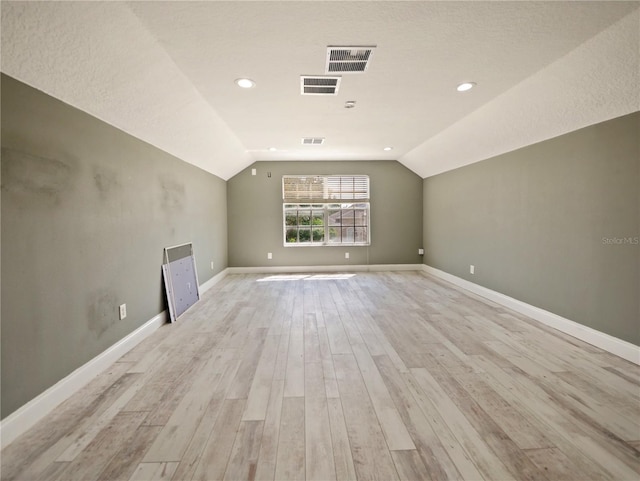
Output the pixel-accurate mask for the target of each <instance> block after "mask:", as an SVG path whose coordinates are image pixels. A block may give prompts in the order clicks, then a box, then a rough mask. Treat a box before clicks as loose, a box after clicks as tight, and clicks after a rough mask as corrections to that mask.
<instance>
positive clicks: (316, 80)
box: [300, 75, 341, 95]
mask: <svg viewBox="0 0 640 481" xmlns="http://www.w3.org/2000/svg"><path fill="white" fill-rule="evenodd" d="M340 79H341V77H327V76H317V75H316V76H313V77H312V76H308V75H301V76H300V93H301V94H302V95H337V94H338V88H340Z"/></svg>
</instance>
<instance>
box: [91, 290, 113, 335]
mask: <svg viewBox="0 0 640 481" xmlns="http://www.w3.org/2000/svg"><path fill="white" fill-rule="evenodd" d="M88 300H89V304H88V306H87V323H88V327H89V330H90V331H91V332H93V333H94V334H95V337H96V339H99V338H100V337H101V336H102V335H103V334H104V333H105V331H107V330H108V329H109V328H111V327H112V326H113V325H114V324H115V323H116V322H117V321H118V317H119V311H118V310H117V306H119V305H120V304H119V303H118V296H117V295H116V293H115V292H114V291H113V290H111V289H108V288H106V289H100V290H98V291H96V292H93V293H90V294H89V295H88Z"/></svg>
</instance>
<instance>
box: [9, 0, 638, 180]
mask: <svg viewBox="0 0 640 481" xmlns="http://www.w3.org/2000/svg"><path fill="white" fill-rule="evenodd" d="M329 4H330V5H331V7H332V8H327V5H329ZM1 7H2V71H3V72H5V73H7V74H8V75H10V76H12V77H15V78H17V79H19V80H21V81H23V82H25V83H27V84H29V85H32V86H33V87H35V88H38V89H40V90H42V91H44V92H46V93H48V94H50V95H52V96H54V97H56V98H59V99H60V100H62V101H64V102H66V103H68V104H70V105H72V106H74V107H77V108H79V109H81V110H83V111H86V112H88V113H90V114H92V115H94V116H96V117H98V118H100V119H102V120H104V121H106V122H108V123H109V124H111V125H114V126H116V127H118V128H120V129H122V130H124V131H126V132H128V133H130V134H132V135H134V136H136V137H138V138H140V139H142V140H145V141H147V142H149V143H151V144H153V145H155V146H157V147H159V148H161V149H163V150H165V151H167V152H169V153H171V154H173V155H175V156H177V157H179V158H181V159H183V160H185V161H187V162H190V163H192V164H194V165H197V166H198V167H201V168H203V169H204V170H207V171H209V172H211V173H213V174H216V175H218V176H220V177H222V178H223V179H228V178H230V177H231V176H233V175H234V174H235V173H237V172H238V171H240V170H242V169H243V168H244V167H246V166H248V165H249V164H251V163H252V162H253V161H255V160H385V159H389V160H391V159H398V160H399V161H400V162H402V163H403V164H404V165H406V166H407V167H409V168H410V169H412V170H413V171H415V172H416V173H418V174H419V175H421V176H422V177H426V176H429V175H434V174H437V173H440V172H444V171H446V170H449V169H452V168H456V167H459V166H462V165H466V164H469V163H472V162H476V161H479V160H483V159H485V158H488V157H491V156H494V155H497V154H500V153H504V152H507V151H510V150H514V149H516V148H519V147H522V146H525V145H529V144H531V143H534V142H538V141H541V140H544V139H547V138H550V137H554V136H557V135H560V134H563V133H566V132H569V131H572V130H575V129H578V128H581V127H585V126H587V125H590V124H593V123H597V122H600V121H603V120H607V119H610V118H614V117H617V116H620V115H624V114H627V113H630V112H633V111H636V110H639V109H640V99H639V92H640V84H639V78H638V77H639V74H638V72H640V65H639V61H640V60H639V59H640V54H639V51H638V50H639V45H640V38H639V30H640V16H639V15H640V14H639V9H640V2H607V1H603V2H562V1H559V2H482V1H479V2H421V1H409V2H386V1H380V2H346V1H345V2H330V3H326V2H312V1H306V2H304V1H303V2H295V1H294V2H288V1H286V2H270V1H266V2H217V1H212V2H182V1H175V2H172V1H168V2H129V3H127V2H8V1H3V2H2V5H1ZM332 45H333V46H335V45H338V46H340V45H343V46H344V45H346V46H367V45H369V46H373V45H375V46H376V49H375V56H374V59H373V61H372V62H370V65H369V66H368V67H367V68H366V69H365V70H364V71H362V72H359V73H358V74H349V73H345V74H341V75H342V78H341V82H340V88H339V91H338V93H337V94H336V95H329V96H325V95H300V88H301V87H300V78H301V76H302V75H312V76H319V77H320V76H323V75H327V74H326V60H327V47H329V46H332ZM244 77H248V78H251V79H253V80H254V81H255V82H256V86H255V87H254V88H251V89H240V88H238V87H237V86H236V85H235V83H234V80H235V79H238V78H244ZM463 81H474V82H476V83H477V87H476V88H475V89H473V90H471V91H469V92H465V93H458V92H456V89H455V87H456V85H457V84H459V83H460V82H463ZM352 100H353V101H356V102H357V105H356V107H355V108H351V109H345V102H347V101H352ZM310 134H312V135H315V136H319V137H322V138H324V139H325V141H324V142H323V144H322V145H317V146H314V147H313V148H309V147H308V146H305V145H302V144H301V142H300V139H301V138H302V137H305V136H308V135H310ZM386 146H392V147H393V150H391V151H383V147H386ZM274 149H275V150H274Z"/></svg>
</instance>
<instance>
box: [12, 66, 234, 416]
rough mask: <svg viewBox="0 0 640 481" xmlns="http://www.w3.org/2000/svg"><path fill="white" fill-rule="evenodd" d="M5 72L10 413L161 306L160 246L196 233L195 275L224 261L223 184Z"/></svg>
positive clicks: (224, 264)
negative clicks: (121, 310)
mask: <svg viewBox="0 0 640 481" xmlns="http://www.w3.org/2000/svg"><path fill="white" fill-rule="evenodd" d="M1 79H2V84H1V88H2V104H1V109H2V112H1V122H2V124H1V126H2V129H1V130H2V152H1V154H2V157H1V160H0V162H1V168H2V181H1V185H2V189H1V193H2V201H1V210H2V212H1V214H2V215H1V221H2V245H1V249H2V252H1V255H2V265H1V269H2V273H1V274H2V279H3V281H4V282H2V285H1V288H2V304H1V309H2V337H1V340H0V342H1V346H0V347H1V349H0V351H1V353H0V355H1V375H0V378H1V399H0V404H1V407H2V411H1V416H2V417H3V418H4V417H6V416H7V415H8V414H10V413H12V412H13V411H15V410H16V409H17V408H19V407H20V406H22V405H23V404H25V403H26V402H28V401H29V400H31V399H33V398H34V397H36V396H37V395H38V394H40V393H42V392H43V391H44V390H46V389H47V388H49V387H50V386H52V385H54V384H55V383H56V382H58V381H59V380H61V379H62V378H64V377H65V376H66V375H68V374H69V373H71V372H73V371H74V370H75V369H77V368H78V367H80V366H82V365H83V364H84V363H86V362H88V361H89V360H91V359H92V358H94V357H95V356H97V355H98V354H100V353H101V352H103V351H104V350H105V349H108V348H109V347H111V346H112V345H113V344H115V343H116V342H118V341H119V340H121V339H122V338H124V337H125V336H127V335H128V334H130V333H131V332H132V331H134V330H135V329H137V328H138V327H140V326H141V325H143V324H144V323H145V322H147V321H149V320H150V319H152V318H153V317H154V316H156V315H157V314H159V313H160V312H162V310H164V309H165V300H164V293H163V290H162V289H161V288H160V286H161V285H162V271H161V265H162V257H163V249H164V248H165V247H167V246H171V245H176V244H180V243H184V242H193V246H194V252H195V254H196V262H197V269H198V278H199V280H200V282H205V281H207V280H208V279H210V278H211V277H212V276H213V275H215V274H217V273H218V272H220V271H221V270H223V269H225V268H226V267H227V222H226V216H227V205H226V202H227V201H226V197H227V193H226V189H227V187H226V182H225V181H224V180H222V179H220V178H218V177H216V176H214V175H211V174H208V173H207V172H205V171H203V170H201V169H199V168H197V167H194V166H192V165H190V164H187V163H185V162H182V161H181V160H179V159H177V158H175V157H173V156H171V155H169V154H167V153H166V152H163V151H161V150H159V149H156V148H155V147H152V146H150V145H149V144H146V143H145V142H142V141H141V140H138V139H136V138H134V137H132V136H130V135H128V134H126V133H124V132H122V131H120V130H118V129H115V128H114V127H112V126H110V125H107V124H106V123H104V122H102V121H100V120H98V119H96V118H93V117H91V116H90V115H88V114H86V113H83V112H80V111H78V110H76V109H74V108H72V107H70V106H69V105H66V104H64V103H62V102H60V101H58V100H56V99H54V98H52V97H50V96H48V95H46V94H44V93H43V92H40V91H38V90H35V89H32V88H31V87H29V86H27V85H25V84H23V83H21V82H19V81H17V80H14V79H12V78H10V77H7V76H6V75H2V76H1ZM178 214H179V215H178ZM211 261H213V262H214V266H215V269H213V270H212V269H211V268H210V262H211ZM123 303H126V304H127V317H126V319H123V320H120V319H119V315H118V306H119V305H120V304H123Z"/></svg>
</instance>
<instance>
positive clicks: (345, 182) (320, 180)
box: [282, 175, 369, 202]
mask: <svg viewBox="0 0 640 481" xmlns="http://www.w3.org/2000/svg"><path fill="white" fill-rule="evenodd" d="M282 199H283V200H284V201H289V202H292V201H296V202H300V201H309V202H322V201H332V200H360V201H368V200H369V176H367V175H325V176H318V175H311V176H305V175H285V176H283V177H282Z"/></svg>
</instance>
